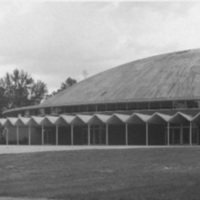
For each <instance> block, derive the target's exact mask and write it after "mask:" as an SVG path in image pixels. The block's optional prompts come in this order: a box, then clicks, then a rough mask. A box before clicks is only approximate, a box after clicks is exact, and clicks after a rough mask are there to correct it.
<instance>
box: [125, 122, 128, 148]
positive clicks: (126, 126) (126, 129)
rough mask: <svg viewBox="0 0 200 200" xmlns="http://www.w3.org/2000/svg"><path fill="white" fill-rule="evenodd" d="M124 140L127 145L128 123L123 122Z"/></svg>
mask: <svg viewBox="0 0 200 200" xmlns="http://www.w3.org/2000/svg"><path fill="white" fill-rule="evenodd" d="M125 142H126V145H128V123H126V124H125Z"/></svg>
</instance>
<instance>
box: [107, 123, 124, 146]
mask: <svg viewBox="0 0 200 200" xmlns="http://www.w3.org/2000/svg"><path fill="white" fill-rule="evenodd" d="M108 141H109V145H124V144H125V125H124V124H123V125H109V126H108Z"/></svg>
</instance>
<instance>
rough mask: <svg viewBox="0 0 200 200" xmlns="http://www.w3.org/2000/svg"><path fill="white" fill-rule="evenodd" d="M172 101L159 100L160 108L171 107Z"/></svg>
mask: <svg viewBox="0 0 200 200" xmlns="http://www.w3.org/2000/svg"><path fill="white" fill-rule="evenodd" d="M172 108H173V101H161V109H172Z"/></svg>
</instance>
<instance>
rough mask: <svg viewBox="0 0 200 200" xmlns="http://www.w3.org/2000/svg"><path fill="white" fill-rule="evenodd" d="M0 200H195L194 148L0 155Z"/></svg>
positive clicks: (199, 187)
mask: <svg viewBox="0 0 200 200" xmlns="http://www.w3.org/2000/svg"><path fill="white" fill-rule="evenodd" d="M0 196H13V197H35V198H37V197H38V198H39V197H46V198H52V199H72V200H75V199H76V200H80V199H85V200H90V199H92V200H97V199H99V200H105V199H106V200H108V199H109V200H110V199H113V200H123V199H127V200H130V199H137V200H143V199H147V200H162V199H163V200H169V199H173V200H178V199H180V200H192V199H197V200H199V199H200V147H199V148H198V147H196V148H195V147H194V148H188V147H180V148H173V147H172V148H149V149H120V150H84V151H63V152H45V153H30V154H18V155H13V154H10V155H0Z"/></svg>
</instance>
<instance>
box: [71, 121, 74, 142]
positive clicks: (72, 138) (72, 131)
mask: <svg viewBox="0 0 200 200" xmlns="http://www.w3.org/2000/svg"><path fill="white" fill-rule="evenodd" d="M71 145H74V126H73V125H71Z"/></svg>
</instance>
